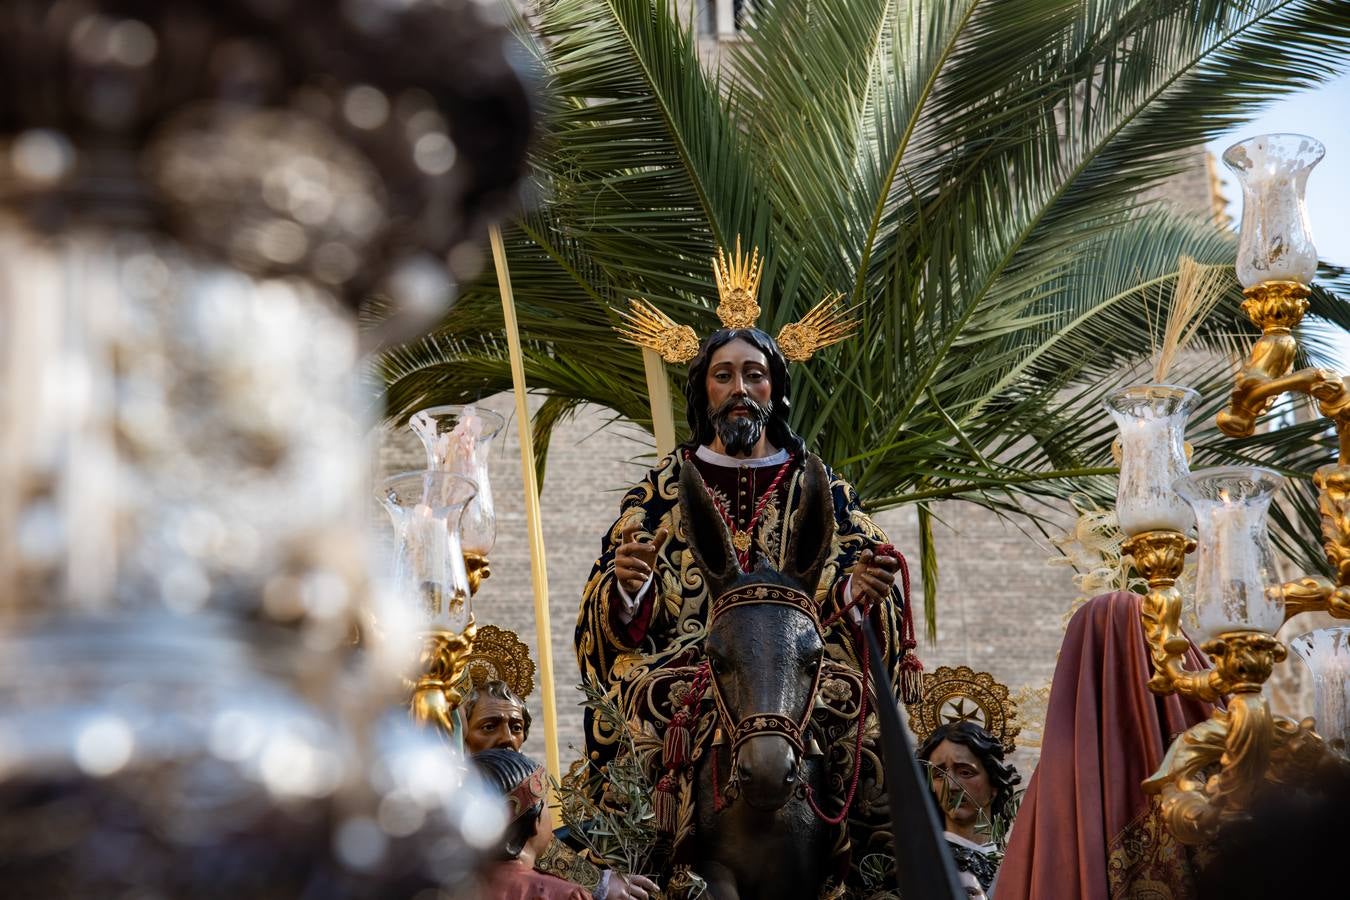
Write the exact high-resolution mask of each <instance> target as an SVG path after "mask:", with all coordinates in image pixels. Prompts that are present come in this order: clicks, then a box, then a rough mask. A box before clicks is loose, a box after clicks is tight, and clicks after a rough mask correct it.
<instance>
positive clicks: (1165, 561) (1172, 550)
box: [1122, 531, 1222, 703]
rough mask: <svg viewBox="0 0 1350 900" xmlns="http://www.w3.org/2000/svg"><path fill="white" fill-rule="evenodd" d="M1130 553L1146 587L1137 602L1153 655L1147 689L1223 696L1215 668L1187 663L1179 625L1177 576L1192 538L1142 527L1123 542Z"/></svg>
mask: <svg viewBox="0 0 1350 900" xmlns="http://www.w3.org/2000/svg"><path fill="white" fill-rule="evenodd" d="M1122 549H1123V550H1124V552H1126V553H1128V554H1129V555H1130V556H1131V557H1133V559H1134V567H1135V568H1136V569H1138V570H1139V573H1140V574H1141V575H1143V576H1144V578H1145V579H1147V580H1148V587H1149V591H1148V594H1146V595H1145V596H1144V600H1143V603H1142V605H1141V608H1140V618H1141V619H1142V621H1143V625H1144V638H1145V640H1146V641H1147V642H1148V648H1149V655H1150V657H1151V658H1152V660H1153V677H1152V678H1150V679H1149V682H1148V687H1149V690H1151V691H1153V692H1154V693H1155V694H1173V693H1175V694H1181V695H1183V696H1187V697H1198V698H1199V699H1201V700H1207V701H1209V702H1211V703H1212V702H1214V701H1215V700H1217V699H1219V697H1221V696H1222V692H1221V690H1220V688H1221V685H1220V680H1219V674H1218V672H1216V671H1215V670H1214V669H1204V670H1202V671H1199V672H1192V671H1189V670H1187V669H1186V664H1185V658H1186V650H1187V648H1188V647H1190V641H1189V640H1188V639H1187V638H1186V635H1185V633H1184V632H1183V631H1182V630H1181V593H1180V592H1179V591H1178V590H1177V587H1176V583H1177V578H1179V577H1180V576H1181V571H1182V569H1183V568H1185V565H1186V554H1187V553H1191V552H1193V551H1194V550H1195V541H1194V540H1193V539H1191V538H1188V537H1186V536H1185V535H1184V534H1182V533H1180V532H1178V531H1145V532H1143V533H1141V534H1136V535H1134V536H1133V537H1130V538H1128V539H1127V540H1126V541H1125V544H1124V546H1123V547H1122Z"/></svg>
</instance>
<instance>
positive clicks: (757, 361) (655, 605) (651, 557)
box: [576, 247, 919, 759]
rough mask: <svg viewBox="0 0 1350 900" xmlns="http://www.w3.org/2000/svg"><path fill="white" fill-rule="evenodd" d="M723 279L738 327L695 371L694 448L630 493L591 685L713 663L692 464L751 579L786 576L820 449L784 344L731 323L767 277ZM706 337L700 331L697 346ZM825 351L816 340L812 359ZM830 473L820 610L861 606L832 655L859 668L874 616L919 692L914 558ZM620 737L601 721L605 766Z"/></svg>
mask: <svg viewBox="0 0 1350 900" xmlns="http://www.w3.org/2000/svg"><path fill="white" fill-rule="evenodd" d="M715 268H716V269H717V273H718V276H719V288H720V289H721V291H722V301H723V302H722V305H721V306H719V308H718V312H719V315H721V316H722V319H723V321H724V323H725V322H727V320H728V319H729V318H730V319H731V322H730V324H731V325H732V326H733V327H725V328H722V329H720V330H718V331H716V332H714V333H713V334H712V335H710V336H709V337H708V338H707V339H705V340H704V341H703V342H702V343H701V345H698V349H697V354H696V355H694V357H693V359H692V361H691V362H690V364H689V375H688V381H687V383H686V385H685V397H686V399H687V410H686V413H687V417H688V421H689V430H690V435H691V437H690V440H689V441H688V442H687V443H685V444H683V445H681V446H679V447H677V448H676V449H675V450H674V452H672V453H670V454H668V455H667V456H665V457H664V458H663V459H661V460H660V461H659V462H658V463H657V465H656V467H655V468H653V469H651V470H650V471H649V472H648V473H647V475H646V477H644V478H643V479H642V481H641V482H639V483H638V484H637V485H636V486H635V487H633V488H632V489H631V490H629V491H628V492H627V493H626V494H625V495H624V498H623V501H622V503H621V504H620V508H619V516H618V518H617V519H616V520H615V521H614V524H613V525H612V526H611V527H610V529H609V530H608V531H607V532H606V533H605V535H604V537H603V540H602V545H601V553H600V558H599V559H597V560H596V562H595V566H594V568H593V569H592V570H591V575H590V578H589V580H588V581H587V583H586V586H585V589H584V592H583V595H582V603H581V610H580V615H579V617H578V621H577V629H576V650H577V658H578V661H579V663H580V666H581V672H582V676H583V678H586V679H589V680H592V681H594V682H596V683H598V684H600V685H611V684H614V683H616V682H618V681H620V680H622V679H624V678H625V677H626V676H632V675H635V674H636V673H635V670H636V669H641V670H643V671H648V670H650V669H651V668H653V667H657V666H665V665H687V664H690V663H692V662H694V661H696V660H697V659H698V658H699V656H700V653H701V644H702V640H703V637H704V634H705V626H706V624H707V609H708V602H709V599H710V598H709V596H708V588H707V584H706V581H705V578H704V575H703V573H702V572H701V571H700V570H699V568H698V566H697V565H696V563H695V562H694V559H693V555H692V554H691V553H690V551H689V536H688V535H687V533H686V531H685V528H686V525H685V522H684V521H683V520H682V516H681V512H680V504H679V486H680V472H681V470H682V468H683V467H684V466H695V467H697V469H698V471H699V474H701V475H702V476H703V481H704V483H705V484H706V486H707V488H708V490H709V492H710V494H711V495H712V497H713V498H714V501H715V503H716V505H717V508H718V509H719V511H720V512H721V514H722V517H723V519H724V520H725V522H726V524H727V527H728V530H729V531H730V532H731V534H732V544H733V546H734V548H735V549H736V551H737V554H738V556H739V558H740V564H741V568H742V569H743V570H744V571H747V572H748V571H751V570H752V569H753V568H754V567H755V565H756V564H757V563H758V562H759V561H760V560H764V561H766V562H767V563H768V564H769V565H771V566H773V567H775V568H781V567H782V566H783V559H782V554H783V552H784V548H785V547H787V546H788V536H789V531H790V529H791V527H792V522H793V513H794V512H795V511H796V509H797V507H798V504H799V502H800V497H801V482H802V475H803V472H804V468H805V466H804V464H805V462H806V459H807V455H808V452H809V451H808V450H807V448H806V446H805V444H804V442H803V440H802V438H801V437H799V436H798V435H797V434H796V433H795V432H794V431H793V430H792V427H791V425H790V424H789V419H788V415H789V411H790V409H791V395H792V385H791V378H790V376H789V372H788V358H787V357H786V356H785V355H784V350H783V349H781V348H780V342H779V341H777V340H775V339H774V338H773V337H772V336H770V335H769V334H767V333H765V332H763V331H760V330H759V329H758V328H755V327H751V325H752V323H753V321H754V319H753V318H752V317H750V316H747V315H746V314H744V313H741V314H740V315H739V316H736V315H733V316H728V315H726V314H724V311H725V310H726V308H727V306H728V301H729V300H731V301H737V300H739V301H741V303H742V304H743V303H744V302H745V295H746V294H748V295H749V297H750V298H751V299H750V301H749V302H750V305H751V309H752V311H753V315H757V314H758V306H757V305H756V304H754V301H753V296H754V291H755V290H756V289H757V286H758V285H757V282H758V271H757V269H756V268H755V266H754V264H753V262H752V263H751V265H750V266H749V267H746V266H745V264H744V261H743V260H742V259H741V258H740V253H739V247H738V248H737V256H736V260H735V263H734V264H733V266H731V267H727V266H726V265H725V263H723V267H722V268H717V267H716V264H715ZM738 277H739V283H738V282H737V278H738ZM817 309H819V307H818V308H817ZM647 310H648V311H650V307H648V308H647ZM812 312H813V314H814V313H816V310H813V311H812ZM809 315H810V314H809ZM747 318H748V319H749V321H748V322H747V321H746V319H747ZM665 321H666V322H669V320H665ZM803 321H807V320H805V319H804V320H803ZM670 326H671V327H675V328H678V327H679V326H674V325H673V323H670ZM792 327H793V326H789V328H792ZM686 330H687V329H686ZM836 333H837V329H836ZM791 334H792V333H791V332H790V331H789V330H788V329H784V331H783V333H782V334H780V337H781V338H782V339H783V343H784V344H789V343H791V344H793V345H794V349H795V350H799V349H800V348H799V347H798V346H795V345H799V344H800V340H799V336H797V335H793V337H794V338H798V339H796V340H792V341H789V337H788V336H789V335H791ZM834 339H835V340H838V339H839V338H838V337H835V338H834ZM694 340H696V339H695V338H694V336H693V335H692V333H689V334H688V338H687V339H686V345H690V344H693V341H694ZM819 346H821V342H820V341H817V342H816V344H815V347H814V348H811V349H816V348H818V347H819ZM794 356H795V358H796V359H799V360H801V359H804V358H806V356H809V350H808V353H807V354H806V356H803V355H801V354H800V353H797V354H794ZM668 358H669V357H668ZM826 472H827V474H828V476H829V479H830V486H831V493H832V495H833V502H834V514H835V523H836V530H835V536H834V542H833V552H832V553H831V558H830V561H829V562H828V563H827V564H826V566H825V569H824V571H823V573H822V575H821V579H820V583H819V586H818V588H817V591H816V600H817V603H818V604H819V606H820V617H821V619H822V620H828V619H829V618H830V616H831V615H832V614H834V613H835V612H836V611H838V610H839V609H841V608H843V607H850V609H849V610H848V611H847V614H846V615H844V616H841V617H839V621H838V622H837V624H835V625H834V626H833V627H832V628H831V629H830V631H829V634H828V635H827V648H826V652H827V653H828V654H829V655H830V656H831V657H832V658H834V659H836V660H837V661H839V662H843V663H846V664H848V665H850V666H852V667H854V668H855V669H857V668H860V664H861V660H860V656H861V646H862V634H861V632H860V631H859V630H858V628H859V626H860V624H861V616H860V614H859V613H858V611H857V610H858V609H870V614H869V615H870V618H871V622H872V626H873V628H874V630H875V633H876V635H877V638H878V640H879V642H880V644H881V647H882V652H883V654H884V659H885V662H886V664H887V668H888V670H889V671H890V672H891V676H892V679H893V680H894V681H895V683H896V684H897V685H902V684H914V683H915V682H916V681H917V680H918V679H917V677H916V675H917V673H916V672H915V671H914V670H917V669H918V668H919V666H918V662H917V660H915V659H913V658H912V657H911V656H909V654H910V651H911V650H912V648H913V645H914V642H913V632H912V624H908V625H907V627H906V624H905V623H906V620H905V619H904V616H903V613H904V611H905V609H906V605H907V603H908V598H907V597H903V596H902V592H901V591H900V589H899V585H897V583H896V581H897V573H898V569H899V567H900V565H901V561H900V559H899V558H898V555H894V556H893V555H890V554H889V551H888V552H886V553H878V550H879V549H881V548H883V545H884V546H886V547H889V545H888V543H887V539H886V535H885V534H884V533H883V532H882V531H881V529H880V528H878V527H877V525H876V524H875V523H874V522H873V521H872V519H871V518H870V517H869V516H868V515H867V514H866V513H865V512H864V511H863V509H862V508H861V506H860V504H859V502H858V498H857V495H856V493H855V492H854V490H853V488H852V487H851V486H850V485H849V484H848V483H847V482H846V481H844V479H842V478H840V477H839V476H838V475H836V474H835V473H834V472H833V471H830V470H829V469H828V468H827V469H826ZM907 659H908V662H907V661H906V660H907ZM614 740H615V735H613V734H610V733H606V730H605V728H604V726H603V723H601V722H600V721H599V720H598V718H595V717H589V716H588V722H587V744H588V750H590V751H591V758H592V759H601V758H607V757H609V756H610V755H611V753H612V748H611V746H610V745H611V744H612V743H613V741H614Z"/></svg>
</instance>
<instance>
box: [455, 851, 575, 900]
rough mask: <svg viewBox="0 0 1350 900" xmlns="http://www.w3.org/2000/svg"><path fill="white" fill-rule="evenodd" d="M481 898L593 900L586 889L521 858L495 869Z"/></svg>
mask: <svg viewBox="0 0 1350 900" xmlns="http://www.w3.org/2000/svg"><path fill="white" fill-rule="evenodd" d="M480 896H481V897H483V898H484V900H591V895H590V894H588V893H587V892H586V890H585V889H584V888H582V887H578V886H577V885H575V884H573V883H572V882H570V881H563V880H562V879H561V878H555V877H554V876H552V875H545V874H544V873H543V872H537V871H535V870H534V869H532V868H530V867H529V866H527V865H525V864H524V863H522V862H521V861H520V860H518V859H513V860H510V861H509V862H503V863H497V864H496V865H495V866H493V867H492V870H491V871H490V872H488V877H487V881H486V882H485V883H484V884H483V893H482V894H481V895H480Z"/></svg>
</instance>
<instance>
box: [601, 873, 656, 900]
mask: <svg viewBox="0 0 1350 900" xmlns="http://www.w3.org/2000/svg"><path fill="white" fill-rule="evenodd" d="M658 890H660V888H658V887H657V886H656V883H655V882H653V881H652V880H651V879H650V878H643V877H642V876H641V875H620V874H619V873H618V872H615V873H614V877H613V878H611V879H610V882H609V893H607V894H606V895H605V897H606V898H607V900H630V898H631V900H647V898H648V897H649V896H651V895H653V894H655V893H656V892H657V891H658Z"/></svg>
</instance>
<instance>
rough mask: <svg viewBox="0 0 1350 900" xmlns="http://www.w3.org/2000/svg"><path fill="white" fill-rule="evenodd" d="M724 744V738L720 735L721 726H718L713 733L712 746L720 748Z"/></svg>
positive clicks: (725, 740)
mask: <svg viewBox="0 0 1350 900" xmlns="http://www.w3.org/2000/svg"><path fill="white" fill-rule="evenodd" d="M726 742H727V739H726V736H725V735H724V734H722V726H720V725H719V726H717V730H716V731H714V732H713V746H714V747H720V746H722V745H723V744H725V743H726Z"/></svg>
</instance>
